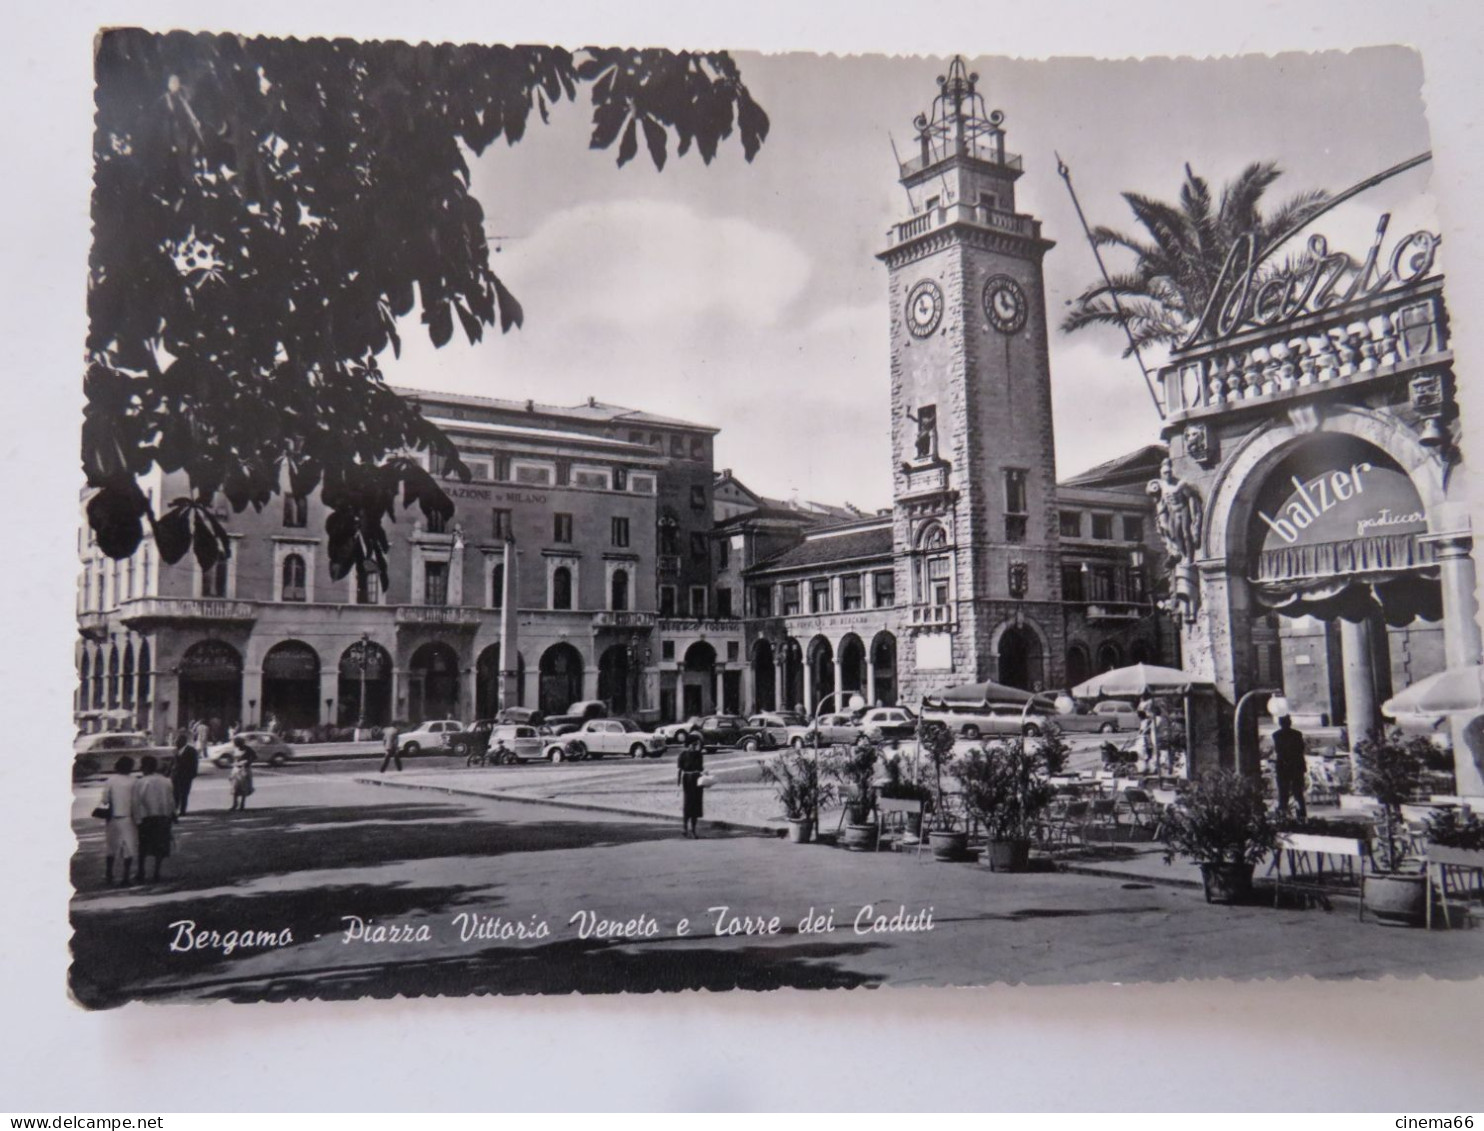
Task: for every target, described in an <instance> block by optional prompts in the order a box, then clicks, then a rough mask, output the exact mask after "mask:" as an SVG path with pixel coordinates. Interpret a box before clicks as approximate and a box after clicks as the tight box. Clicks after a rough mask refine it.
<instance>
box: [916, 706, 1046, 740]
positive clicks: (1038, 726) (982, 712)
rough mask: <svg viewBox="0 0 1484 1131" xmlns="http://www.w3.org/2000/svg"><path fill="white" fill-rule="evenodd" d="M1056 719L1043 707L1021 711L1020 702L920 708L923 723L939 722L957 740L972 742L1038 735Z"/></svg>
mask: <svg viewBox="0 0 1484 1131" xmlns="http://www.w3.org/2000/svg"><path fill="white" fill-rule="evenodd" d="M1059 718H1060V716H1058V715H1057V714H1056V713H1055V712H1054V711H1052V710H1050V709H1049V708H1047V707H1042V706H1039V705H1036V706H1032V707H1031V709H1030V710H1029V711H1025V710H1024V707H1023V705H1022V704H1020V703H989V704H978V703H963V704H959V703H954V704H949V705H946V706H945V705H936V706H926V705H925V706H924V707H923V709H922V719H923V722H939V723H943V724H944V725H945V726H947V727H948V728H949V729H950V730H951V731H953V733H954V734H956V735H958V736H959V737H961V738H968V739H975V738H980V737H983V736H984V735H1005V734H1010V735H1014V734H1025V735H1028V736H1030V737H1036V736H1038V735H1039V734H1040V733H1041V732H1042V730H1044V729H1045V727H1046V724H1047V723H1050V722H1057V721H1058V720H1059Z"/></svg>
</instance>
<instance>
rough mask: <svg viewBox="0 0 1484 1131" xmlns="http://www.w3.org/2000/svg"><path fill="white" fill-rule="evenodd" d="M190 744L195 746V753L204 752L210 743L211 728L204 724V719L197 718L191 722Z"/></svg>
mask: <svg viewBox="0 0 1484 1131" xmlns="http://www.w3.org/2000/svg"><path fill="white" fill-rule="evenodd" d="M191 745H192V746H194V747H195V748H196V753H197V754H205V753H206V748H207V747H208V746H210V745H211V728H210V727H209V726H207V725H206V720H205V719H197V720H196V721H195V722H193V723H192V724H191Z"/></svg>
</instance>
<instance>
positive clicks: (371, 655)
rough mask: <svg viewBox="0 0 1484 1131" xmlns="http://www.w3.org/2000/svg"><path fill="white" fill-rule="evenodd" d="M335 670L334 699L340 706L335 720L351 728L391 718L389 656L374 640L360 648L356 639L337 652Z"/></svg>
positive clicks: (373, 725) (384, 724)
mask: <svg viewBox="0 0 1484 1131" xmlns="http://www.w3.org/2000/svg"><path fill="white" fill-rule="evenodd" d="M363 656H364V659H365V663H364V665H363V664H362V658H363ZM337 670H338V671H339V680H338V681H337V683H336V692H335V694H336V700H335V701H336V702H337V703H339V704H340V709H339V713H338V715H337V716H336V722H337V723H338V724H339V725H340V726H343V727H352V726H357V725H360V724H362V723H363V722H364V724H365V725H366V726H368V727H379V726H386V725H387V724H388V723H389V722H391V721H392V658H391V656H390V655H389V654H388V653H387V650H386V649H385V648H383V647H382V646H381V645H380V644H377V643H376V642H375V641H367V642H365V644H364V651H363V645H362V642H361V641H359V640H357V641H356V642H355V643H354V644H352V645H351V646H350V647H349V648H347V649H346V650H345V651H344V652H342V653H340V662H339V664H338V665H337ZM363 695H364V700H365V714H364V716H363V715H362V712H361V706H362V697H363Z"/></svg>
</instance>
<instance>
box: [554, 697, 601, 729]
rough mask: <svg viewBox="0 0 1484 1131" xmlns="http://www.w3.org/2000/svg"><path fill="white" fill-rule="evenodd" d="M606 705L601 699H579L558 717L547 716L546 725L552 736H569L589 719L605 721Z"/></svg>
mask: <svg viewBox="0 0 1484 1131" xmlns="http://www.w3.org/2000/svg"><path fill="white" fill-rule="evenodd" d="M607 717H608V704H607V703H604V702H603V701H602V700H601V699H580V700H578V701H577V702H576V703H573V704H572V705H571V706H569V707H568V708H567V709H566V710H565V711H563V712H562V713H561V714H560V715H549V716H547V719H546V725H547V726H548V727H550V728H551V733H552V734H571V733H572V732H573V731H574V730H576V729H577V728H578V727H580V726H582V724H583V723H585V722H587V721H588V720H589V719H606V718H607Z"/></svg>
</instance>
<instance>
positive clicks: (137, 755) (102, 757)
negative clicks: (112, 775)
mask: <svg viewBox="0 0 1484 1131" xmlns="http://www.w3.org/2000/svg"><path fill="white" fill-rule="evenodd" d="M125 754H127V755H128V756H129V757H131V758H133V759H134V768H135V769H136V770H137V769H138V768H139V760H140V759H141V758H143V757H144V756H145V755H146V754H153V755H154V756H155V757H156V758H158V759H160V761H161V763H162V764H163V765H164V766H165V767H166V769H167V770H168V769H169V767H171V766H173V765H174V764H175V749H174V748H173V747H170V746H157V745H155V743H154V742H153V741H152V740H151V739H150V737H149V735H147V734H143V733H140V732H138V731H100V732H99V733H97V734H84V735H81V736H79V737H78V738H77V739H76V740H75V741H74V742H73V743H72V776H73V778H87V777H92V776H94V775H95V774H102V773H107V772H108V771H110V770H112V769H113V764H114V762H115V761H116V760H117V759H119V758H121V757H122V756H123V755H125Z"/></svg>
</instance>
